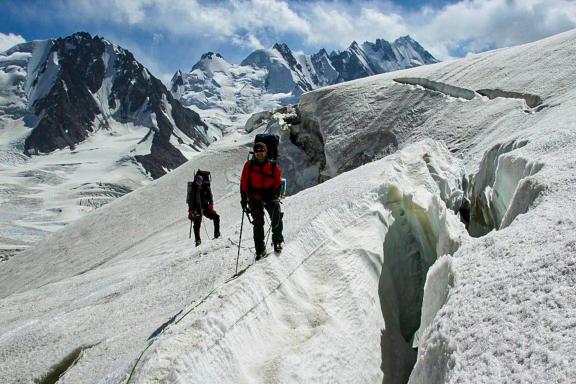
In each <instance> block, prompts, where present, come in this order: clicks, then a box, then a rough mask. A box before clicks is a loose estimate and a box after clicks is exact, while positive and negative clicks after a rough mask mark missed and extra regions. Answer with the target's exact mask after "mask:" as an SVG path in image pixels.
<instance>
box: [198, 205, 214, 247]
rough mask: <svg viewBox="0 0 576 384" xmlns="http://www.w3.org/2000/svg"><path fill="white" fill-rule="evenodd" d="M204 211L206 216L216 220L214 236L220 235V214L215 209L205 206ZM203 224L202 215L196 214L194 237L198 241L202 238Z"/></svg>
mask: <svg viewBox="0 0 576 384" xmlns="http://www.w3.org/2000/svg"><path fill="white" fill-rule="evenodd" d="M202 213H203V214H204V216H206V218H208V219H210V220H213V221H214V237H216V236H217V235H218V236H219V235H220V215H219V214H218V213H216V211H215V210H214V209H208V207H205V208H203V209H202ZM201 224H202V215H196V217H195V218H194V239H195V240H196V241H198V240H200V225H201Z"/></svg>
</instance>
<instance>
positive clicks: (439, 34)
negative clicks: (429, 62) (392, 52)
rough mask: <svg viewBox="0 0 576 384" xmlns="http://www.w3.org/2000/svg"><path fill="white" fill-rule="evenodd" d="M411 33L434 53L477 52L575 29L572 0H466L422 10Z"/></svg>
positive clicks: (575, 6)
mask: <svg viewBox="0 0 576 384" xmlns="http://www.w3.org/2000/svg"><path fill="white" fill-rule="evenodd" d="M415 21H416V22H415V23H414V25H412V28H411V31H413V32H411V33H412V34H413V35H414V37H415V38H416V39H417V40H418V41H420V43H422V44H423V45H424V46H425V47H428V48H430V47H432V46H436V48H435V49H432V48H431V51H432V53H433V54H436V55H437V56H438V57H440V58H446V55H447V54H448V52H449V51H450V50H452V51H454V50H457V51H459V52H462V53H466V52H470V51H473V52H477V51H483V50H486V49H491V48H500V47H506V46H512V45H518V44H522V43H527V42H530V41H535V40H538V39H541V38H544V37H547V36H550V35H553V34H556V33H559V32H563V31H566V30H569V29H572V28H576V3H575V2H574V1H572V0H522V1H516V0H490V1H484V0H465V1H461V2H459V3H456V4H452V5H449V6H446V7H445V8H443V9H441V10H436V11H430V10H427V12H426V13H424V12H422V13H421V15H419V17H416V18H415Z"/></svg>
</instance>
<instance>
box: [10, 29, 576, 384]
mask: <svg viewBox="0 0 576 384" xmlns="http://www.w3.org/2000/svg"><path fill="white" fill-rule="evenodd" d="M574 57H576V31H570V32H567V33H564V34H560V35H557V36H553V37H551V38H548V39H546V40H542V41H539V42H536V43H532V44H527V45H525V46H521V47H514V48H509V49H501V50H497V51H492V52H487V53H484V54H479V55H473V56H470V57H468V58H466V59H462V60H458V61H453V62H447V63H440V64H435V65H431V66H426V67H418V68H414V69H411V70H404V71H399V72H394V73H388V74H384V75H379V76H375V77H370V78H365V79H360V80H358V81H354V82H350V83H345V84H341V85H337V86H332V87H328V88H323V89H320V90H317V91H314V92H310V93H306V94H304V95H303V96H302V97H301V99H300V106H299V109H300V111H301V115H302V119H303V124H304V126H305V127H306V129H309V130H316V131H317V132H319V133H320V134H321V136H322V139H323V144H324V147H323V148H322V150H323V151H324V155H325V158H326V164H325V167H324V168H323V169H320V168H319V169H318V172H319V173H322V175H319V176H322V177H323V178H324V179H326V180H327V181H325V182H324V183H321V184H319V185H317V186H313V187H310V188H307V189H304V190H302V191H301V192H299V193H297V194H294V195H293V196H289V197H288V198H286V199H285V200H284V202H283V211H284V212H285V216H284V222H285V234H284V236H285V239H286V244H285V248H284V250H283V252H282V253H281V254H279V255H275V254H271V255H270V256H268V257H267V258H265V259H263V260H262V261H259V262H258V263H256V264H255V265H253V266H251V267H250V268H249V269H248V270H247V271H246V272H245V273H243V274H242V275H241V276H240V277H238V278H237V279H234V280H229V279H230V278H231V277H232V275H233V274H234V272H235V264H236V256H237V252H238V247H237V242H238V238H239V231H240V223H241V217H242V216H241V211H240V207H239V200H240V198H239V193H238V182H239V176H240V170H241V167H242V165H243V162H244V161H245V159H246V155H247V153H248V151H249V148H250V143H251V142H252V135H253V134H254V133H257V132H259V131H261V129H257V130H256V131H254V132H253V133H251V134H246V135H245V134H240V133H236V132H231V133H230V134H228V135H226V136H225V137H224V138H223V139H222V140H221V141H219V142H217V143H215V144H213V145H212V146H210V147H209V149H208V150H206V151H204V152H201V153H198V154H194V155H191V156H190V160H189V162H188V163H186V164H185V165H183V166H181V167H179V168H177V169H176V170H174V171H173V172H171V173H170V174H168V175H166V176H164V177H162V178H161V179H158V180H156V181H154V182H153V183H151V184H150V185H148V186H146V187H144V188H140V189H138V190H137V191H134V192H132V193H129V194H127V195H125V196H123V197H121V198H119V199H117V200H115V201H113V202H112V203H110V204H108V205H106V206H104V207H101V208H99V209H97V210H95V211H94V212H92V213H90V214H88V215H86V216H85V217H83V218H81V219H79V220H78V221H76V222H74V223H72V224H70V225H68V226H66V227H64V228H62V229H61V230H59V231H57V232H55V233H54V234H53V235H52V236H51V237H49V238H47V239H46V240H43V241H41V242H39V243H38V244H37V245H36V246H35V247H33V248H31V249H28V250H26V251H23V252H21V253H20V254H18V255H17V256H16V257H13V258H11V259H10V260H8V261H7V262H5V263H2V264H0V298H1V299H0V381H2V382H7V383H17V382H33V381H35V380H37V381H39V382H42V380H43V379H44V378H46V377H49V376H50V375H52V376H54V375H55V376H56V377H58V376H60V375H61V376H60V379H59V381H58V382H59V383H126V382H128V381H129V382H131V383H191V382H196V383H382V382H383V383H403V382H407V381H408V382H410V383H445V382H449V383H456V382H466V383H499V382H563V383H564V382H571V381H572V380H573V378H574V377H576V368H575V367H576V364H575V363H576V358H575V357H576V353H575V352H574V351H575V350H574V348H573V343H574V340H576V325H575V324H576V321H575V320H576V296H575V295H574V286H575V284H576V283H575V279H574V276H576V231H575V225H574V219H573V212H574V209H575V208H576V202H575V199H576V198H575V196H576V190H575V189H576V188H575V186H574V179H575V169H576V156H575V153H576V152H575V151H574V149H573V148H574V147H575V146H576V134H575V131H574V127H576V117H575V114H574V111H575V110H576V101H575V100H576V87H575V86H574V84H576V71H574ZM400 78H413V79H427V80H429V82H425V85H426V86H424V85H422V84H424V83H423V82H420V83H417V84H405V83H401V82H398V81H395V79H396V80H397V79H400ZM434 84H436V85H434ZM438 84H445V85H449V86H453V87H458V88H461V89H465V90H471V91H472V92H474V97H473V98H472V99H470V100H467V99H464V98H460V97H454V96H453V95H449V94H446V93H444V92H443V89H444V90H445V89H446V88H442V87H439V86H438ZM435 87H436V88H438V89H436V88H435ZM440 88H442V89H440ZM481 89H500V90H502V91H506V92H509V93H502V94H501V95H503V97H496V98H492V99H491V98H490V97H488V96H482V95H481V94H480V93H478V92H477V91H478V90H481ZM515 93H520V94H530V95H537V96H538V97H540V98H541V100H542V103H541V104H539V105H537V106H536V105H528V104H527V101H526V100H525V99H519V98H514V97H512V98H510V97H506V95H514V94H515ZM390 153H391V154H390ZM366 161H368V163H367V164H364V165H362V163H363V162H366ZM197 168H201V169H209V170H210V171H211V172H212V175H213V191H214V195H215V199H216V201H215V206H216V209H217V210H218V212H219V213H220V215H221V217H222V224H221V225H222V233H223V237H222V238H220V239H217V240H210V239H209V236H208V235H209V234H210V233H211V232H212V231H211V230H212V227H211V222H208V223H207V225H206V227H207V228H206V231H205V230H204V229H202V237H203V239H204V242H203V244H202V245H201V246H200V247H198V248H195V247H194V246H193V241H191V240H190V239H189V238H188V236H189V232H188V231H189V221H188V220H187V219H186V213H187V212H186V211H187V207H186V204H185V191H186V181H187V180H190V179H191V177H192V175H193V172H194V170H195V169H197ZM289 182H290V181H289ZM466 201H469V203H470V206H469V207H470V210H469V215H467V214H466V212H465V211H464V210H463V209H462V207H463V206H464V204H465V203H466ZM463 221H464V222H468V224H469V225H468V228H466V227H465V224H464V223H463ZM467 229H468V231H467ZM252 254H253V249H252V232H251V228H250V225H248V224H247V223H246V222H245V223H244V230H243V239H242V245H241V248H240V259H239V264H240V268H245V267H247V266H248V265H249V263H250V262H251V260H252Z"/></svg>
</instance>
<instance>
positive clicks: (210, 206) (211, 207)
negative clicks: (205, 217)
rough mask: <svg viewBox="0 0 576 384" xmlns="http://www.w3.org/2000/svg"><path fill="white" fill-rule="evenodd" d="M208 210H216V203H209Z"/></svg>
mask: <svg viewBox="0 0 576 384" xmlns="http://www.w3.org/2000/svg"><path fill="white" fill-rule="evenodd" d="M208 210H209V211H213V210H214V203H208Z"/></svg>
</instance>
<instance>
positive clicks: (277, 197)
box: [272, 189, 282, 203]
mask: <svg viewBox="0 0 576 384" xmlns="http://www.w3.org/2000/svg"><path fill="white" fill-rule="evenodd" d="M281 195H282V192H281V191H280V189H278V190H276V191H274V192H273V193H272V201H273V202H275V203H277V202H279V201H280V196H281Z"/></svg>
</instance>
